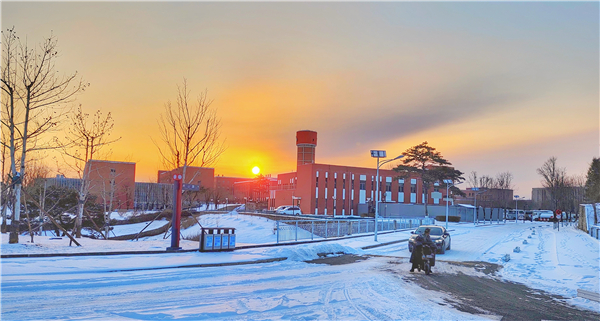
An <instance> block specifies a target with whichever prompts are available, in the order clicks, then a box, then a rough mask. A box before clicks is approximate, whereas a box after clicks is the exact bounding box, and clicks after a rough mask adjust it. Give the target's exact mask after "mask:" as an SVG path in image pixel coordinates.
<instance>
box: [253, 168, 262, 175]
mask: <svg viewBox="0 0 600 321" xmlns="http://www.w3.org/2000/svg"><path fill="white" fill-rule="evenodd" d="M258 173H260V168H258V166H254V167H253V168H252V174H254V175H258Z"/></svg>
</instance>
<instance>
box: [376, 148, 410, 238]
mask: <svg viewBox="0 0 600 321" xmlns="http://www.w3.org/2000/svg"><path fill="white" fill-rule="evenodd" d="M371 157H374V158H377V175H376V184H377V185H376V191H375V242H377V219H378V218H379V167H380V166H381V165H383V164H386V163H389V162H391V161H395V160H397V159H400V158H402V157H404V155H400V156H398V157H396V158H393V159H389V160H386V161H383V162H381V163H379V158H385V157H387V156H386V152H385V151H384V150H372V151H371Z"/></svg>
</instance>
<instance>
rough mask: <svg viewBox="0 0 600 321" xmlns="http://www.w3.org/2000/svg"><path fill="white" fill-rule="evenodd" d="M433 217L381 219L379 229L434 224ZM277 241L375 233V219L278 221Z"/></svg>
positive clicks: (392, 229)
mask: <svg viewBox="0 0 600 321" xmlns="http://www.w3.org/2000/svg"><path fill="white" fill-rule="evenodd" d="M434 222H435V220H434V219H433V218H425V217H420V218H396V219H379V220H378V222H377V230H378V231H380V232H381V231H395V230H400V229H410V228H416V227H418V226H420V225H423V224H425V225H429V224H434ZM275 230H276V232H277V243H280V242H292V241H301V240H318V239H326V238H331V237H343V236H348V235H354V234H364V233H374V232H375V219H339V220H337V219H325V220H294V221H277V223H276V226H275Z"/></svg>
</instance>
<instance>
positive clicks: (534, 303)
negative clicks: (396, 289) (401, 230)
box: [404, 262, 600, 320]
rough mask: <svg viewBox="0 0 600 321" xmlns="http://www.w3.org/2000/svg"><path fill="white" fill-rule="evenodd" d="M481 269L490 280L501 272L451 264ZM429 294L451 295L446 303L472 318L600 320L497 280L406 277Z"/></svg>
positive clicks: (549, 297)
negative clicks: (477, 315)
mask: <svg viewBox="0 0 600 321" xmlns="http://www.w3.org/2000/svg"><path fill="white" fill-rule="evenodd" d="M438 264H439V265H444V264H450V265H462V266H466V267H472V268H474V269H478V270H480V271H482V272H484V273H486V274H488V275H490V276H493V275H494V272H495V271H496V270H497V269H498V268H499V267H498V266H497V265H495V264H489V263H484V262H465V263H450V262H438ZM404 278H405V279H406V280H408V281H410V282H414V283H415V284H418V285H420V286H421V287H422V288H424V289H427V290H433V291H439V292H444V293H450V294H451V295H450V297H451V298H450V299H446V303H448V304H450V305H452V306H454V307H455V308H456V309H458V310H460V311H463V312H468V313H472V314H491V315H496V316H499V317H502V318H501V319H500V318H499V320H600V314H599V313H596V312H593V311H590V310H582V309H579V308H577V307H574V306H572V305H569V304H568V303H566V302H564V300H565V299H566V298H564V297H560V296H557V295H553V294H549V293H546V292H544V291H540V290H535V289H531V288H529V287H527V286H525V285H523V284H519V283H514V282H508V281H504V280H501V279H498V278H494V277H478V276H472V275H467V274H463V273H458V274H445V273H439V274H438V273H435V274H433V275H430V276H426V275H425V274H422V273H418V274H417V273H415V274H410V275H408V276H405V277H404Z"/></svg>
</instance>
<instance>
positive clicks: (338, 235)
mask: <svg viewBox="0 0 600 321" xmlns="http://www.w3.org/2000/svg"><path fill="white" fill-rule="evenodd" d="M337 222H338V234H337V237H340V220H338V221H337Z"/></svg>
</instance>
